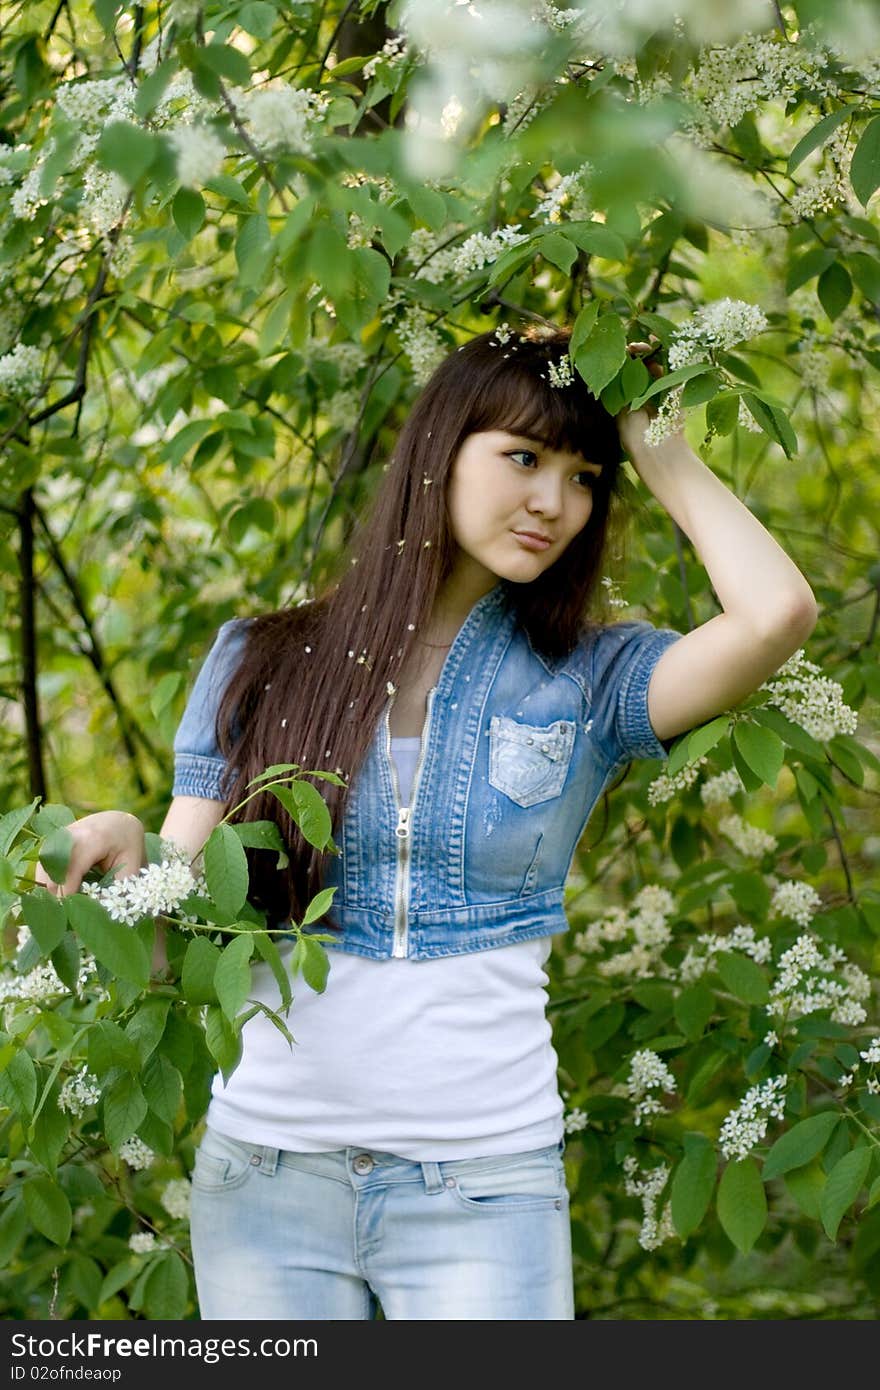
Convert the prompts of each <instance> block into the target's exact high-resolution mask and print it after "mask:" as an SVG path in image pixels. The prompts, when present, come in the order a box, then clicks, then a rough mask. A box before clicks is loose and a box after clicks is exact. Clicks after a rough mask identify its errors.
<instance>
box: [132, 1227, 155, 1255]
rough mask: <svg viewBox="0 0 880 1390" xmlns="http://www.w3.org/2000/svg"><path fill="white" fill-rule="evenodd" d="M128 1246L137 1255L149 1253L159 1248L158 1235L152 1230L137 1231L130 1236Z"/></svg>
mask: <svg viewBox="0 0 880 1390" xmlns="http://www.w3.org/2000/svg"><path fill="white" fill-rule="evenodd" d="M128 1248H129V1250H133V1251H134V1253H135V1254H136V1255H149V1254H150V1253H151V1252H152V1251H153V1250H155V1249H156V1248H157V1246H156V1237H155V1236H154V1234H153V1232H152V1231H135V1233H134V1235H133V1236H129V1238H128Z"/></svg>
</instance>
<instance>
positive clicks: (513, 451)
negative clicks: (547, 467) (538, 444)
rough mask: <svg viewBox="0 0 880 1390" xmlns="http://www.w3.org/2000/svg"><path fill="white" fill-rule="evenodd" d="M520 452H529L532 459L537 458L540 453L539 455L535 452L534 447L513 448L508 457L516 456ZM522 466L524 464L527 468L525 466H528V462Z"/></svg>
mask: <svg viewBox="0 0 880 1390" xmlns="http://www.w3.org/2000/svg"><path fill="white" fill-rule="evenodd" d="M518 454H528V456H529V458H532V459H536V458H537V457H538V455H537V454H536V453H535V452H534V450H532V449H513V450H511V452H510V453H509V454H508V455H507V457H508V458H516V456H517V455H518ZM522 466H523V467H524V468H525V467H528V465H527V464H523V465H522Z"/></svg>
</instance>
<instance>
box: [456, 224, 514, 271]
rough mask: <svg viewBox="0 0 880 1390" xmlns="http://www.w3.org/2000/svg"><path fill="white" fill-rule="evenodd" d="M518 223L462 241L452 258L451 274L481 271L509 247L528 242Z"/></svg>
mask: <svg viewBox="0 0 880 1390" xmlns="http://www.w3.org/2000/svg"><path fill="white" fill-rule="evenodd" d="M519 228H520V223H519V222H514V223H513V224H512V225H511V226H508V227H499V228H498V229H497V230H496V231H494V232H489V233H486V232H474V233H473V235H472V236H469V237H468V239H467V241H463V242H462V244H461V246H459V247H458V248H457V250H456V252H455V255H454V257H453V258H452V272H453V274H454V275H459V276H464V275H472V274H473V273H474V271H477V270H482V269H483V267H484V266H486V265H489V264H490V263H491V262H492V261H496V260H497V259H498V257H499V256H500V255H501V254H502V252H503V251H508V250H509V249H510V247H511V246H519V244H520V242H523V241H528V239H529V238H528V236H527V235H526V233H525V232H521V231H520V229H519Z"/></svg>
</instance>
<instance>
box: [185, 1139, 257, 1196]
mask: <svg viewBox="0 0 880 1390" xmlns="http://www.w3.org/2000/svg"><path fill="white" fill-rule="evenodd" d="M255 1158H256V1159H259V1158H260V1151H259V1148H258V1147H257V1146H255V1145H253V1144H245V1143H243V1142H242V1140H241V1139H231V1138H230V1137H229V1136H228V1135H226V1134H219V1133H218V1132H217V1130H215V1129H206V1130H205V1133H204V1136H203V1138H202V1142H201V1144H200V1145H199V1147H198V1148H197V1149H196V1161H195V1167H194V1168H193V1170H192V1173H191V1175H190V1176H191V1178H192V1185H193V1187H194V1188H198V1189H199V1190H200V1191H202V1192H232V1191H235V1190H237V1189H238V1188H239V1187H242V1186H243V1185H244V1184H245V1183H246V1182H247V1180H248V1178H249V1177H250V1175H251V1173H252V1172H253V1171H254V1169H255V1168H256V1166H257V1164H256V1163H255V1162H254V1159H255Z"/></svg>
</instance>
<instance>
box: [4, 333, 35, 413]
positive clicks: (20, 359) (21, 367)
mask: <svg viewBox="0 0 880 1390" xmlns="http://www.w3.org/2000/svg"><path fill="white" fill-rule="evenodd" d="M42 379H43V354H42V352H41V351H40V349H39V348H37V347H31V346H30V345H29V344H27V343H16V345H15V347H14V348H13V349H12V351H11V352H6V353H4V354H3V356H2V357H0V395H3V396H15V397H17V398H20V399H23V400H27V399H30V398H31V397H33V396H35V395H36V394H37V392H38V391H39V389H40V382H41V381H42Z"/></svg>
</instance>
